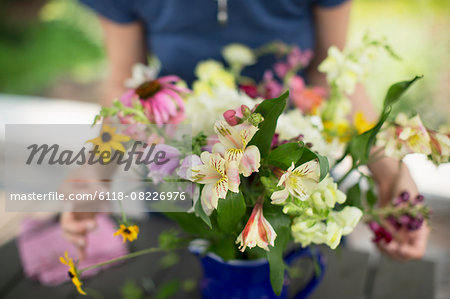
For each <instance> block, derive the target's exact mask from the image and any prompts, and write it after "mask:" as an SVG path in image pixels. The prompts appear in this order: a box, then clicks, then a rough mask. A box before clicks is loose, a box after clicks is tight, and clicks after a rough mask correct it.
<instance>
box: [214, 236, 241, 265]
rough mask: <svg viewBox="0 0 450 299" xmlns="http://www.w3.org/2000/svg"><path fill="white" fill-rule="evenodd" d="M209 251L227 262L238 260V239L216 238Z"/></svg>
mask: <svg viewBox="0 0 450 299" xmlns="http://www.w3.org/2000/svg"><path fill="white" fill-rule="evenodd" d="M208 250H209V251H210V252H214V253H215V254H217V255H218V256H220V257H221V258H222V259H224V260H226V261H228V260H233V259H236V251H237V245H236V237H235V236H233V237H230V236H221V237H220V238H216V239H215V240H214V242H213V243H212V244H211V246H210V247H209V248H208Z"/></svg>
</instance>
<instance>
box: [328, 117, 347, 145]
mask: <svg viewBox="0 0 450 299" xmlns="http://www.w3.org/2000/svg"><path fill="white" fill-rule="evenodd" d="M323 128H324V131H325V132H324V133H325V137H326V139H327V141H328V142H332V140H333V139H334V138H335V137H338V138H339V141H340V142H348V141H349V140H350V137H351V136H350V126H349V124H348V122H347V121H346V120H340V121H331V120H328V121H324V122H323Z"/></svg>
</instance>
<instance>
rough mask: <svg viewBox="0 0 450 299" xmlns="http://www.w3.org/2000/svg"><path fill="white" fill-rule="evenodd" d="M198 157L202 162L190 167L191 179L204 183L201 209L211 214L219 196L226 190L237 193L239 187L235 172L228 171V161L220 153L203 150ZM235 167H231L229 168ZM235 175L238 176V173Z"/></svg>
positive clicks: (223, 194)
mask: <svg viewBox="0 0 450 299" xmlns="http://www.w3.org/2000/svg"><path fill="white" fill-rule="evenodd" d="M200 159H201V160H202V163H203V164H201V165H197V166H194V167H192V178H191V180H192V181H193V182H196V183H199V184H204V185H205V186H204V187H203V190H202V194H201V196H200V200H201V204H202V208H203V211H205V213H206V214H207V215H211V213H212V211H213V210H214V209H216V208H217V204H218V201H219V198H225V197H226V196H227V192H228V190H230V191H232V192H236V193H237V192H239V188H236V181H235V180H236V174H235V173H231V172H229V171H228V169H227V167H226V166H227V164H229V163H230V162H227V161H226V160H225V159H224V158H222V157H221V156H220V154H218V153H215V154H211V153H209V152H203V153H202V154H201V156H200ZM231 163H235V162H231ZM235 168H236V167H231V168H230V169H235ZM237 177H238V178H239V174H237ZM233 179H234V181H233ZM237 186H239V185H237Z"/></svg>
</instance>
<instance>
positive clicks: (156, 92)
mask: <svg viewBox="0 0 450 299" xmlns="http://www.w3.org/2000/svg"><path fill="white" fill-rule="evenodd" d="M178 81H180V78H178V77H177V76H165V77H161V78H158V79H156V80H152V81H147V82H144V83H142V84H141V85H139V86H138V87H137V88H136V89H132V90H130V91H128V92H127V93H125V94H124V95H123V96H122V98H121V99H120V101H121V102H122V103H123V104H124V105H125V106H129V107H130V106H132V101H133V99H135V98H138V99H139V101H140V102H141V104H142V106H143V107H144V110H145V114H146V115H147V117H148V119H149V120H150V122H151V123H156V124H158V125H161V124H177V123H179V122H181V121H182V120H183V119H184V102H183V99H182V97H181V96H182V95H183V94H184V93H188V92H190V90H189V89H187V88H183V87H180V86H177V85H176V83H177V82H178Z"/></svg>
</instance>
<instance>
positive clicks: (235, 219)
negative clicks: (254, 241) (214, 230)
mask: <svg viewBox="0 0 450 299" xmlns="http://www.w3.org/2000/svg"><path fill="white" fill-rule="evenodd" d="M246 210H247V208H246V206H245V200H244V196H242V193H241V192H239V193H234V192H231V191H229V192H228V193H227V197H226V198H225V199H221V200H219V204H218V206H217V225H218V226H219V228H220V229H221V230H222V231H224V232H227V233H230V232H233V231H234V230H235V229H236V226H237V225H238V223H239V222H240V221H241V219H242V216H244V214H245V212H246Z"/></svg>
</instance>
